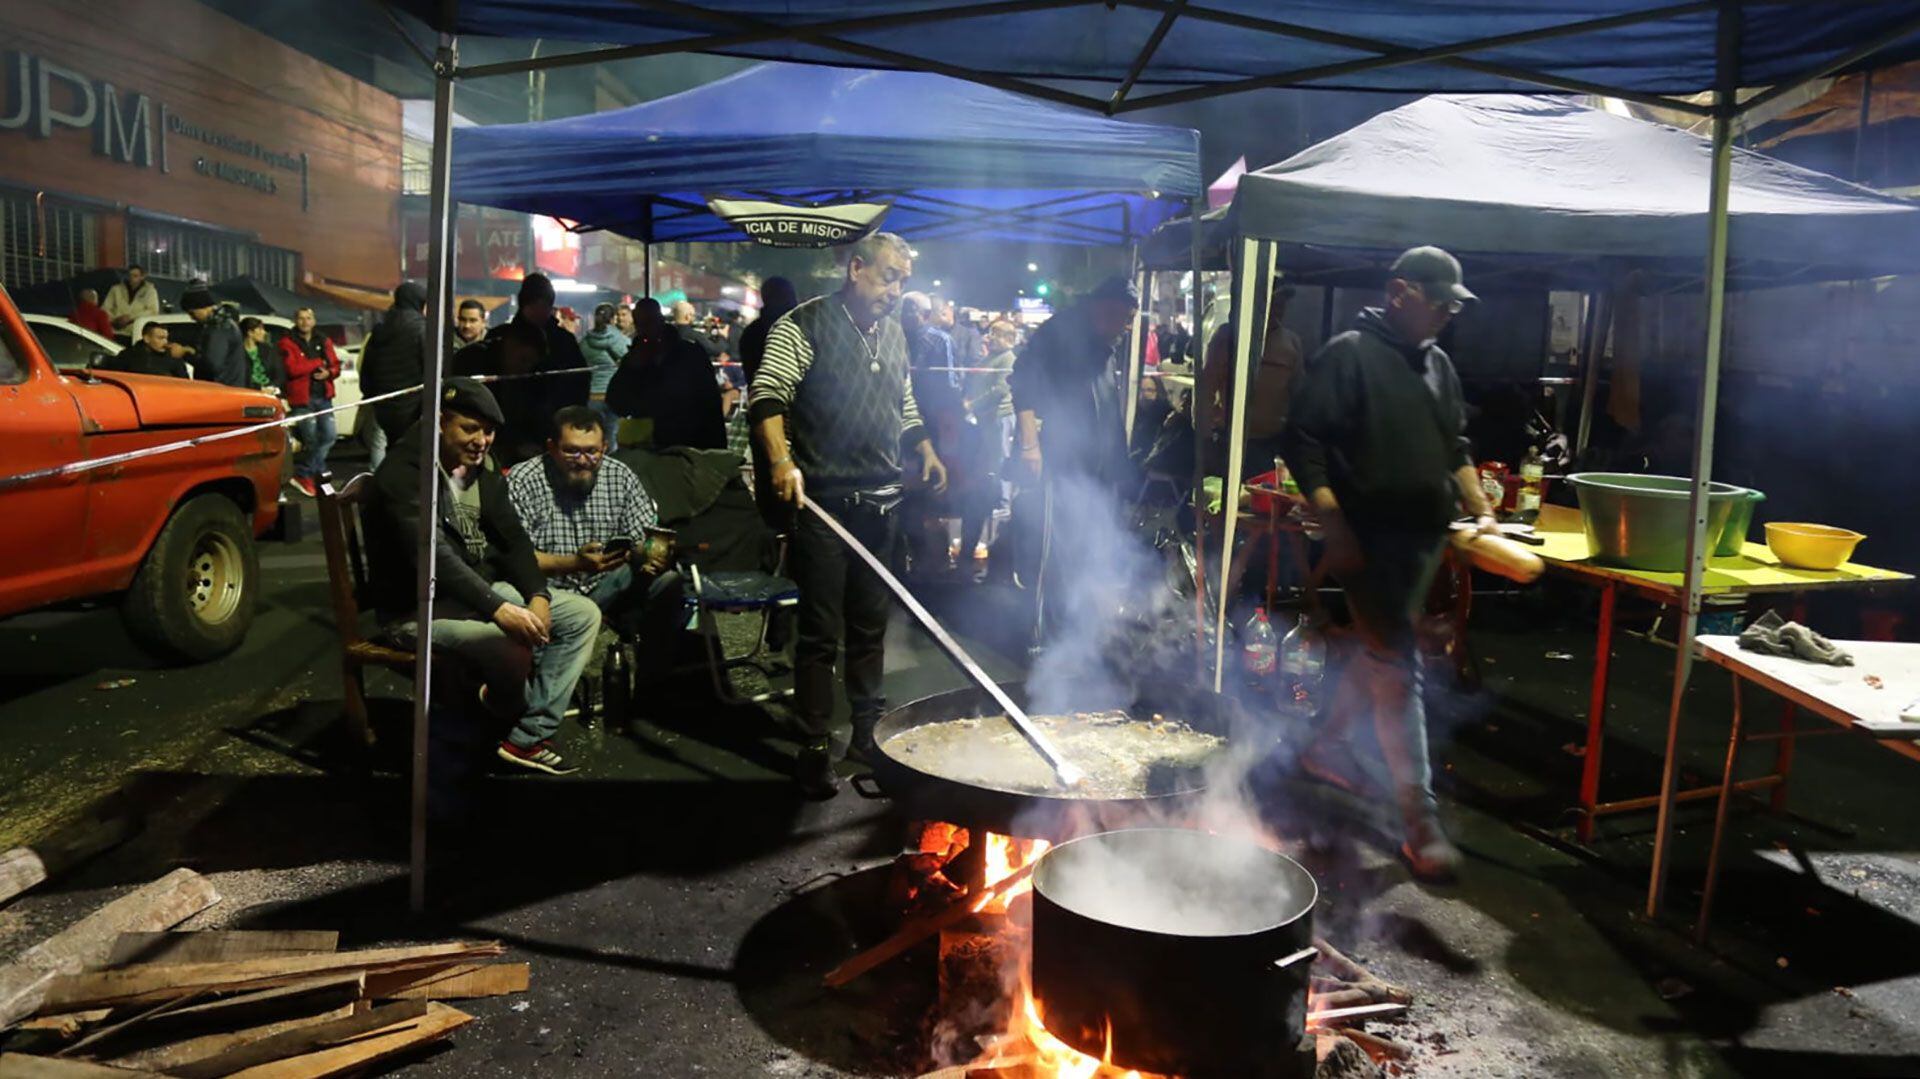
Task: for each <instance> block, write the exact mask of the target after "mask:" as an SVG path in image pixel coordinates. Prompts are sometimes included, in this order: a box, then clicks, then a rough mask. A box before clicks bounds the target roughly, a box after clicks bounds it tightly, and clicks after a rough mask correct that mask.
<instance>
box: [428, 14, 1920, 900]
mask: <svg viewBox="0 0 1920 1079" xmlns="http://www.w3.org/2000/svg"><path fill="white" fill-rule="evenodd" d="M390 2H392V3H394V4H396V5H397V6H399V7H400V8H402V9H404V10H407V11H410V12H412V13H413V14H415V15H417V16H419V17H420V18H421V19H422V20H424V21H425V22H426V23H427V25H428V26H429V27H430V28H431V29H433V30H434V31H435V32H436V33H438V34H439V41H438V44H437V47H436V48H434V49H433V50H431V51H430V50H428V49H427V48H424V47H422V46H421V45H419V44H418V43H417V42H414V41H413V39H412V38H411V37H410V36H408V35H407V34H406V31H405V28H404V26H403V25H402V24H401V23H399V21H398V20H397V19H396V20H395V26H396V28H397V29H399V30H400V32H401V33H402V36H404V37H406V39H407V41H408V43H409V45H410V46H411V47H412V48H413V49H414V51H415V52H416V54H417V55H418V56H419V57H420V59H421V61H422V62H423V63H424V64H425V65H426V66H427V67H429V68H430V69H432V71H433V72H434V76H435V77H434V86H435V91H434V150H433V168H432V180H433V196H432V211H431V217H430V221H431V223H432V224H431V258H432V265H433V273H432V275H431V278H430V289H429V292H430V297H431V298H430V303H429V308H428V310H429V318H430V320H431V327H430V328H431V333H430V336H429V340H430V341H432V342H433V345H434V347H435V348H441V347H444V343H445V338H446V327H445V319H446V318H447V317H448V310H447V308H448V301H449V298H450V292H449V278H448V269H449V267H448V265H447V260H448V256H449V253H450V252H451V250H452V243H451V219H450V210H451V208H452V203H451V201H450V191H451V186H452V185H451V175H450V170H451V167H452V158H453V154H452V136H453V130H452V127H453V92H454V86H455V83H456V82H457V81H458V80H459V79H462V78H473V77H479V76H482V75H497V74H509V73H525V72H527V71H532V70H538V69H543V68H554V67H562V66H567V65H572V64H588V63H597V62H601V61H607V60H615V59H634V58H639V57H645V56H657V55H665V54H669V53H683V52H714V53H728V54H732V55H742V56H754V57H759V58H763V59H780V60H798V61H805V62H815V63H827V62H832V63H842V64H854V65H857V66H860V67H866V68H875V69H898V70H911V71H927V72H933V73H937V74H944V75H951V76H955V77H957V78H962V79H966V80H969V81H972V82H977V83H981V84H983V85H988V86H994V87H998V88H1000V89H1004V90H1013V91H1016V92H1019V93H1024V94H1028V95H1030V96H1033V97H1037V98H1042V99H1045V100H1052V101H1056V102H1059V103H1063V104H1069V105H1075V106H1079V107H1082V108H1086V109H1089V110H1093V111H1098V112H1105V113H1107V114H1109V115H1112V114H1115V113H1119V112H1126V111H1132V110H1136V109H1142V108H1150V107H1154V106H1159V105H1168V104H1176V103H1180V102H1183V101H1192V100H1200V99H1203V98H1210V97H1217V96H1221V95H1225V94H1232V93H1237V92H1240V91H1244V90H1254V89H1263V88H1269V87H1284V86H1297V87H1323V88H1339V89H1381V90H1395V91H1402V92H1420V91H1426V92H1436V91H1437V92H1481V93H1515V92H1520V93H1528V92H1532V93H1538V92H1540V91H1542V90H1552V91H1561V92H1572V93H1585V94H1603V95H1607V96H1612V97H1618V98H1622V99H1625V100H1629V101H1637V102H1645V103H1650V104H1656V105H1660V106H1662V107H1665V108H1669V109H1675V110H1678V111H1680V112H1683V113H1689V114H1692V115H1695V116H1700V117H1704V118H1706V119H1708V120H1710V121H1711V127H1712V140H1711V152H1710V179H1709V183H1708V213H1707V216H1706V225H1707V229H1706V232H1707V235H1706V237H1705V239H1706V243H1705V245H1704V252H1705V255H1706V270H1705V273H1704V275H1703V276H1704V278H1705V280H1706V288H1705V302H1706V308H1707V335H1706V340H1705V342H1704V347H1703V349H1702V357H1703V359H1702V365H1701V375H1702V378H1701V385H1702V391H1701V395H1700V401H1699V407H1698V410H1697V412H1696V414H1695V425H1694V454H1693V484H1692V488H1693V489H1692V494H1691V505H1690V511H1691V517H1692V529H1691V531H1690V534H1689V537H1688V547H1687V550H1688V560H1687V572H1686V597H1685V601H1684V604H1683V607H1682V610H1681V617H1680V631H1679V641H1678V645H1679V647H1678V648H1677V649H1676V659H1675V666H1674V682H1673V690H1672V695H1671V697H1670V698H1669V707H1668V723H1667V740H1666V753H1665V755H1664V765H1663V769H1662V780H1661V793H1660V798H1659V820H1658V823H1657V825H1656V828H1655V836H1654V857H1653V872H1652V874H1651V879H1650V882H1649V886H1648V892H1647V904H1646V909H1647V913H1648V914H1649V915H1650V916H1651V915H1655V914H1657V913H1659V911H1660V909H1661V907H1662V905H1663V899H1664V894H1665V884H1666V875H1667V874H1666V869H1667V866H1668V864H1669V862H1670V860H1671V851H1670V848H1669V842H1668V841H1669V837H1670V835H1671V831H1672V820H1673V808H1674V805H1675V802H1676V794H1677V779H1678V762H1679V754H1678V752H1677V749H1678V744H1679V729H1680V717H1681V714H1682V711H1683V707H1682V706H1683V703H1684V698H1685V691H1686V688H1687V683H1688V680H1689V677H1690V675H1691V672H1692V668H1693V661H1694V650H1693V642H1694V634H1695V630H1696V627H1697V624H1698V618H1699V613H1700V607H1701V594H1702V593H1701V583H1702V579H1703V577H1704V575H1705V572H1706V561H1707V554H1708V551H1709V548H1710V546H1711V544H1709V543H1708V542H1707V539H1708V537H1707V513H1706V509H1707V491H1708V477H1709V476H1710V475H1711V474H1712V466H1713V436H1714V420H1715V416H1716V413H1717V406H1718V394H1719V377H1720V363H1721V354H1722V351H1723V344H1724V339H1725V334H1724V319H1725V311H1726V306H1725V301H1726V284H1727V262H1728V196H1729V181H1730V178H1731V174H1732V167H1731V165H1732V150H1733V134H1734V123H1735V121H1736V120H1737V119H1738V118H1739V117H1740V116H1741V115H1742V113H1743V112H1747V111H1749V110H1752V109H1756V108H1759V107H1761V106H1763V105H1766V104H1767V103H1769V102H1772V101H1774V100H1776V99H1778V98H1779V97H1780V96H1782V95H1784V94H1787V93H1790V92H1792V91H1793V90H1795V89H1797V88H1798V87H1800V86H1803V85H1805V84H1806V83H1807V82H1808V81H1810V80H1812V79H1816V78H1820V77H1823V76H1825V75H1828V74H1831V73H1833V72H1835V71H1839V70H1842V69H1845V68H1850V67H1854V66H1856V65H1860V66H1878V65H1883V64H1886V63H1892V62H1897V61H1898V60H1900V59H1904V58H1906V55H1905V53H1904V52H1902V51H1898V50H1895V49H1894V48H1892V47H1893V46H1896V45H1899V44H1901V43H1902V42H1904V41H1905V40H1906V39H1908V38H1910V37H1911V36H1912V35H1914V34H1915V33H1916V32H1920V0H1857V2H1851V3H1832V4H1800V3H1785V2H1777V0H1691V2H1662V0H1419V2H1414V0H1210V3H1208V4H1207V5H1205V6H1201V5H1194V4H1190V3H1189V2H1188V0H991V2H979V3H975V2H969V0H944V2H943V0H858V2H856V0H835V2H824V0H812V2H794V0H390ZM461 34H476V35H486V36H499V37H521V38H532V37H539V38H571V39H573V40H583V41H597V42H604V43H606V45H607V46H608V47H599V48H593V49H589V50H585V51H581V52H576V53H571V54H562V55H559V56H547V57H540V58H538V59H529V60H525V61H510V62H506V63H500V64H489V65H481V66H470V67H462V66H461V65H460V63H459V59H458V53H457V48H456V46H457V37H458V35H461ZM1903 48H1904V46H1903ZM1143 87H1152V88H1154V89H1153V90H1152V91H1151V92H1147V93H1144V94H1136V93H1135V91H1136V90H1139V89H1141V88H1143ZM1762 87H1764V89H1760V90H1759V92H1757V93H1752V94H1750V95H1748V96H1746V97H1744V98H1743V97H1742V96H1741V91H1742V90H1743V89H1747V88H1762ZM1702 94H1704V95H1708V97H1707V99H1706V100H1704V101H1698V100H1692V99H1690V98H1687V97H1683V96H1678V95H1702ZM1669 95H1675V96H1669ZM1199 235H1200V232H1199V230H1195V232H1194V236H1195V238H1196V240H1197V238H1198V237H1199ZM1196 246H1197V244H1196ZM1194 261H1195V262H1198V261H1199V259H1198V257H1197V252H1196V257H1195V259H1194ZM1253 278H1254V275H1250V274H1242V275H1241V280H1240V281H1239V282H1237V287H1236V290H1235V304H1236V307H1240V306H1244V307H1246V308H1247V309H1248V310H1251V308H1252V305H1253V303H1254V293H1253V289H1252V287H1251V285H1250V282H1251V281H1252V280H1253ZM1238 345H1239V347H1238V350H1237V354H1236V356H1235V372H1234V393H1235V399H1236V400H1240V401H1244V400H1246V399H1247V382H1248V378H1249V371H1250V367H1251V362H1250V354H1249V347H1250V345H1251V341H1250V339H1249V337H1248V336H1246V335H1242V336H1241V337H1240V338H1239V342H1238ZM439 370H440V367H439V364H438V363H429V364H427V367H426V373H427V382H426V387H425V390H426V392H425V393H424V394H423V395H422V402H421V408H422V417H423V420H425V421H426V422H428V423H437V411H438V408H439V393H438V390H439ZM1203 415H1204V413H1203ZM1243 423H1244V417H1241V418H1237V419H1236V420H1235V426H1236V427H1240V426H1242V425H1243ZM1241 434H1242V432H1241V431H1236V432H1235V439H1234V441H1235V443H1236V444H1237V443H1238V442H1239V441H1240V435H1241ZM1238 467H1239V462H1238V460H1235V461H1232V462H1231V463H1230V465H1229V469H1230V471H1236V472H1237V470H1238ZM436 469H437V462H436V461H435V460H434V455H433V454H432V453H428V454H426V455H424V460H423V467H422V470H421V484H420V486H421V496H422V497H421V502H422V506H423V510H424V511H425V513H426V514H427V516H428V517H429V518H431V516H432V514H433V513H434V512H435V511H434V509H433V507H434V506H435V504H436V502H437V499H438V495H439V484H438V483H437V481H436V480H435V478H434V474H435V471H436ZM1231 519H1232V515H1229V516H1228V520H1229V521H1231ZM421 561H422V563H423V564H426V565H431V561H432V545H431V543H427V544H423V548H422V552H421ZM421 577H422V582H421V588H420V596H419V600H420V613H421V621H422V624H423V625H425V624H427V622H428V618H429V616H430V613H431V608H430V603H431V600H432V596H433V585H432V575H431V573H427V574H422V575H421ZM431 654H432V650H431V648H429V647H425V646H424V645H423V646H422V647H421V648H420V650H419V655H420V660H419V667H418V670H417V671H416V675H417V683H416V684H417V685H418V686H420V687H421V690H420V694H419V698H420V699H419V700H418V701H417V702H416V706H415V710H416V714H415V723H414V783H413V794H414V836H413V864H414V879H413V895H412V899H413V902H414V905H415V906H416V908H418V907H421V906H424V903H425V876H424V866H425V861H426V828H425V820H426V802H425V799H426V784H425V770H426V760H427V720H426V705H427V700H426V698H427V690H426V687H427V686H428V685H429V682H428V674H429V669H430V663H431ZM1711 879H1712V873H1711V870H1710V871H1709V880H1711ZM1708 899H1709V901H1710V900H1711V893H1709V897H1708ZM1703 924H1704V922H1703Z"/></svg>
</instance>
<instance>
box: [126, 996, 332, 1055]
mask: <svg viewBox="0 0 1920 1079" xmlns="http://www.w3.org/2000/svg"><path fill="white" fill-rule="evenodd" d="M352 1014H354V1005H351V1004H348V1005H345V1006H343V1007H339V1008H335V1009H334V1010H332V1011H330V1012H321V1013H319V1014H318V1015H302V1016H298V1017H296V1018H293V1019H282V1020H280V1021H279V1022H275V1023H263V1024H261V1025H260V1026H257V1027H248V1028H246V1029H245V1030H230V1031H223V1032H221V1033H219V1034H203V1035H201V1036H200V1037H197V1038H188V1039H186V1040H184V1041H177V1042H169V1043H167V1044H166V1045H161V1046H156V1047H154V1048H151V1049H142V1050H140V1051H139V1052H134V1053H126V1054H124V1055H121V1056H117V1057H112V1058H110V1059H107V1060H103V1061H101V1063H103V1064H111V1065H113V1066H114V1067H116V1068H146V1069H148V1070H149V1071H157V1072H167V1071H171V1070H172V1069H174V1068H177V1067H179V1066H181V1065H183V1064H191V1063H193V1062H194V1061H196V1060H203V1059H205V1058H207V1057H211V1056H218V1055H219V1054H221V1053H225V1052H228V1051H230V1050H233V1049H237V1048H239V1047H240V1046H243V1045H246V1044H248V1043H249V1042H257V1041H259V1040H260V1039H262V1038H270V1037H272V1036H274V1035H275V1034H284V1033H286V1032H287V1031H289V1030H299V1029H300V1028H301V1027H311V1026H318V1025H319V1024H321V1023H330V1022H332V1021H334V1020H336V1019H345V1018H347V1017H348V1016H350V1015H352Z"/></svg>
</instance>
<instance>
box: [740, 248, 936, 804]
mask: <svg viewBox="0 0 1920 1079" xmlns="http://www.w3.org/2000/svg"><path fill="white" fill-rule="evenodd" d="M912 273H913V252H912V249H910V248H909V247H908V246H907V244H906V241H904V240H902V239H900V237H898V236H895V235H893V234H892V233H886V232H881V233H875V234H874V235H872V236H869V237H867V238H866V239H864V240H861V241H860V242H859V243H857V244H855V245H853V248H852V251H851V253H850V255H849V257H848V259H847V280H846V284H845V285H843V286H842V287H841V288H840V291H838V292H836V293H834V294H832V295H830V296H822V297H819V298H817V299H813V300H808V301H807V302H806V303H803V304H801V305H799V306H798V307H795V308H794V309H793V310H792V311H789V312H788V313H787V314H786V315H784V316H782V317H781V319H780V320H779V321H778V322H777V323H775V324H774V326H773V329H772V330H771V331H769V332H768V334H767V347H766V355H765V357H764V358H763V359H762V361H761V364H760V369H759V370H758V371H757V372H756V373H755V375H754V379H753V387H752V393H751V397H750V403H749V406H748V418H749V419H750V420H751V421H752V423H753V428H754V434H755V437H756V438H757V439H758V441H759V443H760V445H761V446H762V447H763V448H764V449H765V450H766V454H767V458H768V460H769V461H770V462H771V464H772V477H773V485H774V489H775V490H776V491H777V492H778V493H779V496H780V498H781V500H782V501H785V502H790V503H794V504H795V505H798V504H799V502H800V501H801V499H803V498H805V499H809V500H811V501H813V502H814V503H815V504H817V505H819V506H820V507H821V508H822V509H824V510H825V511H826V512H828V513H830V514H832V515H833V516H834V517H835V518H836V519H837V520H839V521H840V522H841V523H842V524H844V525H845V526H846V527H847V529H848V530H849V531H851V532H852V533H853V534H854V535H855V536H856V537H858V538H859V540H860V542H861V543H863V544H865V545H866V546H867V548H868V549H869V550H871V551H873V552H874V553H875V554H876V555H878V556H879V557H880V558H881V559H882V560H885V559H886V558H887V557H888V556H889V553H890V552H891V550H892V547H893V543H894V536H895V516H896V515H895V513H894V510H895V509H896V507H897V506H898V505H899V501H900V495H901V480H900V448H901V447H902V446H912V447H914V448H915V449H916V450H917V451H918V453H919V455H920V475H921V478H922V479H923V480H926V481H927V482H929V483H931V484H932V485H933V488H934V490H935V491H944V490H945V489H946V485H947V470H946V467H945V466H944V465H942V464H941V463H940V457H939V455H938V454H936V453H935V452H934V449H933V443H932V442H930V441H929V440H928V438H927V432H926V428H925V427H923V426H922V425H921V423H920V410H919V408H918V406H916V405H915V404H914V400H913V389H912V386H911V385H910V384H909V382H908V377H907V376H908V363H907V341H906V337H905V335H904V334H903V333H902V332H901V330H900V323H899V321H898V320H897V319H895V318H894V317H893V313H894V309H895V308H896V307H897V306H898V305H899V303H900V294H901V289H902V288H903V287H904V285H905V283H906V280H907V278H908V277H909V276H911V275H912ZM803 477H804V478H803ZM792 573H793V579H794V581H795V582H796V583H797V584H799V586H800V610H799V622H800V625H799V639H798V643H797V646H796V648H795V652H794V683H795V685H794V697H795V702H794V703H795V706H796V709H797V711H798V712H799V714H800V720H801V722H802V723H803V724H805V726H806V730H807V738H808V741H807V743H806V744H805V745H804V746H802V747H801V751H800V755H799V757H798V758H796V760H795V762H794V779H795V781H796V782H798V783H799V784H800V786H801V788H802V790H803V791H805V792H806V793H807V795H808V796H809V797H818V798H830V797H832V796H833V794H834V792H835V791H836V790H838V788H839V782H840V781H839V777H838V776H836V775H835V774H834V771H833V758H834V756H835V753H834V751H833V750H834V747H833V745H832V744H831V739H830V736H829V732H828V724H829V721H830V720H831V718H832V715H833V662H834V658H835V654H836V653H837V652H838V651H839V649H840V641H841V636H842V632H843V630H844V634H845V638H846V648H847V667H846V683H847V700H848V703H849V704H850V705H851V706H852V709H853V738H854V742H855V744H856V745H857V746H858V748H860V750H861V751H862V752H863V753H870V752H871V751H872V749H873V726H874V723H875V722H877V721H878V720H879V718H880V713H881V711H882V710H883V708H884V707H885V704H886V700H885V698H884V697H883V696H882V695H881V687H880V682H881V675H882V666H883V658H884V654H883V648H884V644H885V640H886V632H887V612H888V602H887V601H888V596H887V588H886V585H885V584H883V583H882V582H881V581H880V579H879V578H878V577H876V576H875V575H874V574H873V573H872V572H871V571H869V570H868V569H867V568H866V567H865V566H863V565H861V564H860V563H859V562H858V561H857V558H856V556H855V555H854V554H853V553H852V552H850V551H847V550H846V549H845V548H844V547H842V546H841V543H840V541H839V539H838V538H836V537H835V536H834V535H833V533H832V532H830V531H829V530H828V529H827V527H826V526H825V525H823V524H821V523H820V520H819V519H818V518H817V517H815V516H813V515H812V514H810V513H800V514H799V515H798V519H797V521H796V522H795V526H794V531H793V558H792Z"/></svg>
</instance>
